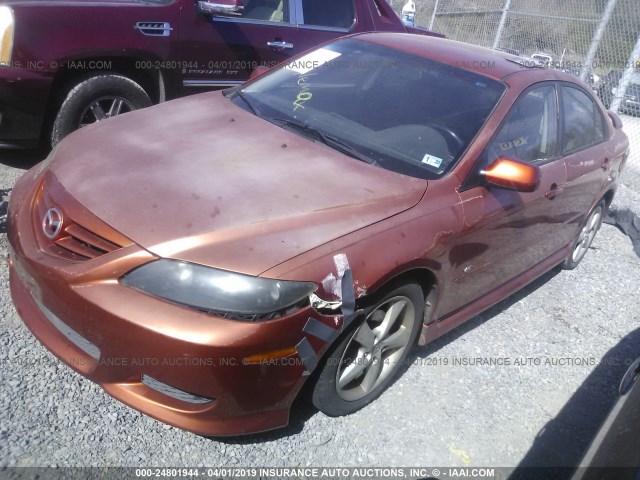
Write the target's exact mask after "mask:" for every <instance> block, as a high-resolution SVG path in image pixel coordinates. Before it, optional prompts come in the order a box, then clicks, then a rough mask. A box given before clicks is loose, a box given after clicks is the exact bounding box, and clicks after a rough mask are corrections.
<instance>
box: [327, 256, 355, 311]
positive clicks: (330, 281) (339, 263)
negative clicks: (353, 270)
mask: <svg viewBox="0 0 640 480" xmlns="http://www.w3.org/2000/svg"><path fill="white" fill-rule="evenodd" d="M333 263H334V265H335V266H336V273H337V275H338V276H336V275H334V274H333V272H331V273H329V274H328V275H327V276H326V277H325V278H324V280H322V286H323V288H324V290H325V292H330V293H333V294H334V295H335V296H336V297H337V298H339V299H340V300H342V277H343V276H344V272H345V271H346V270H347V269H348V268H349V259H347V256H346V255H345V254H344V253H338V254H336V255H334V257H333Z"/></svg>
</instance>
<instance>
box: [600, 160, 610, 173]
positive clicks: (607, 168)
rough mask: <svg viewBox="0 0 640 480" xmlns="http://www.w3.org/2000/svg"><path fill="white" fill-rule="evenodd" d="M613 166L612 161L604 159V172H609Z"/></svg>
mask: <svg viewBox="0 0 640 480" xmlns="http://www.w3.org/2000/svg"><path fill="white" fill-rule="evenodd" d="M610 166H611V160H609V159H608V158H605V159H604V162H603V163H602V167H600V168H602V169H603V170H605V171H606V170H609V167H610Z"/></svg>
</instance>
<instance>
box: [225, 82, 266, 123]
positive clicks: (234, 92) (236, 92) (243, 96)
mask: <svg viewBox="0 0 640 480" xmlns="http://www.w3.org/2000/svg"><path fill="white" fill-rule="evenodd" d="M223 95H225V97H226V96H227V95H226V94H225V93H223ZM228 96H229V97H231V98H232V99H233V98H235V97H239V98H240V99H241V100H242V101H243V102H244V103H245V104H246V105H247V107H249V110H251V112H252V113H253V114H254V115H255V116H256V117H259V116H260V114H259V113H258V110H257V109H256V107H254V106H253V104H252V103H251V102H250V101H249V99H248V98H247V95H246V94H245V93H244V92H242V91H241V90H240V89H238V90H232V91H230V92H229V95H228Z"/></svg>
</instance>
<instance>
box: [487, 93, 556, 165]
mask: <svg viewBox="0 0 640 480" xmlns="http://www.w3.org/2000/svg"><path fill="white" fill-rule="evenodd" d="M557 138H558V113H557V107H556V91H555V87H554V86H553V85H543V86H539V87H534V88H532V89H531V90H529V91H528V92H526V93H525V94H524V95H523V96H521V97H520V98H519V99H518V100H517V101H516V103H515V104H514V105H513V107H512V108H511V111H510V112H509V114H508V116H507V119H506V121H505V122H504V124H503V126H502V128H501V129H500V132H499V133H498V135H497V136H496V137H495V138H494V140H493V141H492V143H491V144H490V145H489V150H488V151H489V152H491V155H492V156H494V157H496V158H497V157H499V156H506V157H513V158H516V159H519V160H524V161H527V162H531V163H538V164H542V163H545V162H546V161H547V160H548V159H550V158H552V157H554V155H555V151H556V142H557ZM488 160H489V161H490V162H492V161H493V160H495V158H490V159H488Z"/></svg>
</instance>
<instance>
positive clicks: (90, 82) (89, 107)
mask: <svg viewBox="0 0 640 480" xmlns="http://www.w3.org/2000/svg"><path fill="white" fill-rule="evenodd" d="M150 105H151V100H150V99H149V96H148V95H147V93H146V92H145V91H144V89H143V88H142V87H141V86H140V85H138V84H137V83H136V82H134V81H133V80H131V79H130V78H127V77H123V76H121V75H114V74H103V75H95V76H92V77H89V78H87V79H85V80H83V81H81V82H80V83H78V84H76V85H75V86H73V87H72V88H71V89H70V90H69V93H68V94H67V96H66V98H65V99H64V101H63V102H62V106H61V107H60V110H59V111H58V114H57V116H56V119H55V121H54V123H53V130H52V132H51V145H52V146H55V145H56V144H57V143H58V142H60V140H62V139H63V138H64V137H66V136H67V135H69V134H70V133H71V132H73V131H74V130H77V129H79V128H82V127H85V126H87V125H90V124H92V123H96V122H100V121H102V120H106V119H108V118H111V117H114V116H116V115H120V114H123V113H127V112H130V111H132V110H137V109H139V108H144V107H148V106H150Z"/></svg>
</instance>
